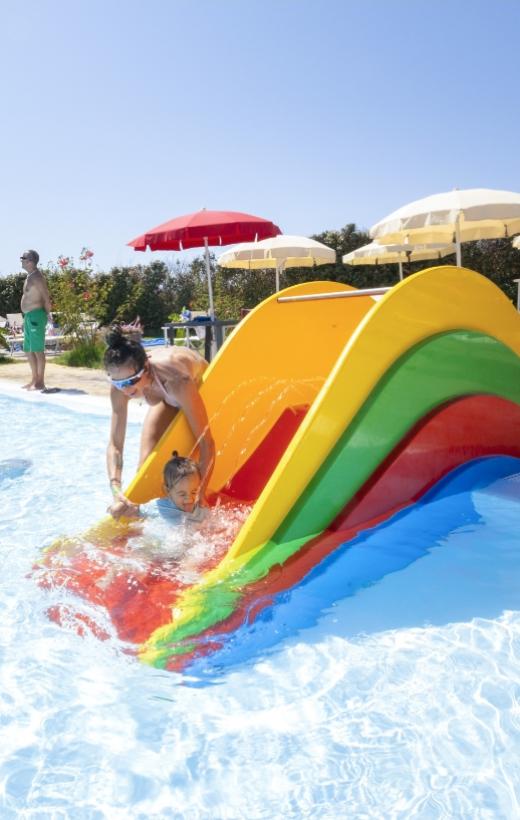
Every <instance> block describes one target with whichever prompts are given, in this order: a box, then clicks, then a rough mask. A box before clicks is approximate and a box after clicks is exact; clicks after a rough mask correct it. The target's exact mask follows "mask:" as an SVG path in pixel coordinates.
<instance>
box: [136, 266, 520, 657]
mask: <svg viewBox="0 0 520 820" xmlns="http://www.w3.org/2000/svg"><path fill="white" fill-rule="evenodd" d="M331 290H335V291H338V290H342V288H338V286H337V285H336V284H332V283H310V284H308V285H302V286H298V287H297V288H294V289H290V290H289V291H285V292H283V293H282V294H278V297H277V296H274V297H272V298H271V299H269V300H267V302H265V303H263V304H262V305H260V306H259V307H258V308H257V309H256V310H255V311H253V312H252V313H251V314H250V315H249V317H248V318H247V319H246V320H245V321H244V322H243V324H241V325H240V326H239V328H238V329H237V330H236V331H235V332H234V333H233V335H232V337H231V338H230V339H229V340H228V342H227V343H226V345H225V346H224V348H223V349H222V351H221V352H220V354H219V356H218V357H217V358H216V360H215V361H214V363H213V364H212V366H211V368H210V369H209V370H208V372H207V376H206V379H205V382H204V385H203V388H202V392H203V396H204V399H205V402H206V405H207V407H208V409H209V414H210V423H211V428H212V431H213V435H214V437H215V440H216V444H217V452H218V455H217V465H218V468H217V469H216V470H215V473H214V476H213V479H212V484H211V489H212V490H213V491H214V492H215V493H220V494H227V495H231V496H233V497H235V498H243V499H248V500H253V501H255V502H256V503H255V505H254V508H253V511H252V513H251V515H250V517H249V519H248V521H247V522H246V524H245V525H244V527H243V528H242V530H241V532H240V533H239V535H238V537H237V539H236V540H235V542H234V544H233V545H232V546H231V548H230V549H229V551H228V553H227V555H226V556H225V558H224V559H223V560H222V561H221V562H220V563H219V564H218V566H216V567H215V568H213V569H212V570H210V571H208V572H207V573H206V574H205V575H204V576H203V577H202V579H201V580H200V581H199V582H198V583H197V584H195V585H194V586H193V587H190V588H189V589H186V590H184V591H183V592H182V593H181V594H180V595H176V596H175V598H173V597H172V600H171V618H170V621H169V622H168V623H163V624H162V625H160V626H158V627H157V628H156V629H154V631H153V632H152V633H151V635H150V636H149V637H148V639H147V640H146V641H144V642H143V644H142V646H141V650H140V655H141V657H142V659H143V660H144V661H146V662H148V663H151V664H154V665H157V666H160V667H165V668H171V669H173V668H181V667H182V666H183V665H185V663H186V662H187V661H189V659H190V657H193V656H194V654H197V653H201V652H206V651H209V649H210V648H211V646H212V645H213V643H214V642H215V641H216V644H218V638H217V636H218V634H219V633H221V632H225V631H226V630H228V629H232V628H234V626H236V625H237V623H238V622H239V620H240V618H241V617H243V615H244V612H246V611H247V612H249V614H250V616H251V613H253V612H254V611H255V607H256V611H258V609H259V608H261V607H262V606H264V605H265V603H266V601H269V596H270V595H273V594H275V593H276V591H277V590H280V589H283V588H287V586H290V585H291V584H293V583H297V582H298V581H299V580H300V579H301V578H303V577H304V576H305V573H306V572H308V570H309V569H310V568H312V567H313V566H315V565H316V563H317V562H318V561H319V560H321V559H322V558H323V556H324V555H326V554H327V553H328V552H330V551H331V550H332V549H334V548H335V546H337V545H338V543H342V542H344V541H345V540H346V539H348V538H349V537H353V536H354V535H355V534H356V533H358V532H359V531H360V530H362V529H363V528H366V527H369V526H373V525H374V524H377V523H378V522H380V521H382V520H384V519H385V518H387V517H388V516H390V515H392V513H394V512H396V511H397V510H399V509H401V508H402V507H403V506H405V505H407V504H410V503H413V502H414V501H415V500H417V499H418V498H420V497H421V496H422V495H424V493H425V492H426V491H427V490H428V489H429V488H431V487H432V486H434V485H435V483H436V482H438V481H439V480H441V479H442V477H443V476H445V475H447V474H448V473H449V472H450V470H453V469H454V468H456V467H458V466H460V465H461V464H464V463H466V462H468V461H470V460H472V459H476V458H482V457H485V456H488V455H497V454H499V455H509V456H516V457H520V318H519V316H518V314H517V312H516V311H515V309H514V308H513V306H512V305H511V304H510V303H509V301H508V300H507V298H506V297H505V296H504V295H503V294H502V292H501V291H500V290H499V289H498V288H496V287H495V286H494V285H493V284H492V283H491V282H490V281H489V280H487V279H485V278H484V277H482V276H480V275H478V274H476V273H473V272H472V271H469V270H466V269H464V268H454V267H451V266H445V267H437V268H432V269H429V270H426V271H421V272H420V273H418V274H416V275H414V276H412V277H409V278H408V279H406V280H404V281H403V282H402V283H400V284H399V285H397V286H396V287H395V288H392V289H391V290H390V291H388V292H387V293H386V294H385V295H384V296H383V297H382V298H381V299H380V300H378V301H377V302H375V301H373V300H372V299H370V298H369V297H366V296H356V297H352V296H346V297H345V296H344V297H343V298H323V299H312V300H309V301H299V300H296V301H283V299H284V297H285V298H287V296H292V297H294V296H298V297H301V296H311V295H315V296H316V295H319V294H321V295H323V294H324V293H326V292H328V291H331ZM345 290H347V289H345ZM279 297H281V299H280V298H279ZM192 448H193V441H192V440H191V438H190V435H189V431H188V430H187V426H186V424H185V422H184V420H183V419H182V417H179V418H178V419H177V420H176V421H175V422H174V424H173V425H172V428H171V429H170V430H169V431H168V432H167V433H166V434H165V436H164V437H163V440H162V441H161V442H160V443H159V446H158V448H157V451H156V452H155V453H153V454H152V455H151V457H150V458H149V459H148V461H147V462H146V463H145V465H143V468H142V470H141V471H140V473H139V474H138V475H137V476H136V479H135V480H134V482H133V483H132V485H131V486H130V488H129V490H128V492H129V494H130V496H131V497H132V498H133V499H134V500H136V501H143V500H146V499H148V498H150V497H153V496H155V495H158V494H159V492H160V473H161V470H162V465H163V464H164V462H165V461H166V460H167V458H168V456H169V454H170V452H171V450H172V449H177V450H179V451H180V452H190V451H191V450H192ZM212 642H213V643H212Z"/></svg>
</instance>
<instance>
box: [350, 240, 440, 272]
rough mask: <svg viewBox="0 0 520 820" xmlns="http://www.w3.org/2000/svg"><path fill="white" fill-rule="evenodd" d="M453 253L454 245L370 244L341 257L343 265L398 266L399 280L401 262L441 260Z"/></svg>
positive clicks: (401, 269) (401, 270) (401, 267)
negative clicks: (396, 264)
mask: <svg viewBox="0 0 520 820" xmlns="http://www.w3.org/2000/svg"><path fill="white" fill-rule="evenodd" d="M450 253H455V245H453V244H450V245H440V244H434V245H380V244H379V242H371V243H370V245H363V247H362V248H356V250H355V251H351V252H350V253H346V254H345V255H344V256H343V257H342V261H343V264H345V265H383V264H395V263H396V262H397V263H398V265H399V279H402V278H403V262H420V261H422V260H423V259H441V258H442V257H443V256H448V255H449V254H450Z"/></svg>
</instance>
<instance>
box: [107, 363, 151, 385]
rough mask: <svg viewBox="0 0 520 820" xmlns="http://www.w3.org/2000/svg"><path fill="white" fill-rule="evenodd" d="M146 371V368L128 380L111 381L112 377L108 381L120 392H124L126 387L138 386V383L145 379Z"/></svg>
mask: <svg viewBox="0 0 520 820" xmlns="http://www.w3.org/2000/svg"><path fill="white" fill-rule="evenodd" d="M145 370H146V367H143V369H142V370H140V371H139V373H134V375H133V376H129V377H128V378H126V379H111V378H110V376H108V381H109V382H110V384H112V385H113V386H114V387H116V388H117V389H118V390H124V389H125V387H133V386H134V384H137V382H140V381H141V379H142V378H143V375H144V373H145Z"/></svg>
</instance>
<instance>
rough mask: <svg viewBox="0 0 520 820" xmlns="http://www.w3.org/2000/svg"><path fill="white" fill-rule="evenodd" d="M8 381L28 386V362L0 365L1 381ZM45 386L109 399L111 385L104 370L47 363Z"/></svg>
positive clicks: (29, 377)
mask: <svg viewBox="0 0 520 820" xmlns="http://www.w3.org/2000/svg"><path fill="white" fill-rule="evenodd" d="M4 379H7V380H8V381H10V382H12V383H13V385H14V384H19V385H20V386H21V385H23V384H27V382H28V381H30V379H31V369H30V367H29V364H28V362H26V361H23V362H18V361H17V362H15V363H9V364H2V365H0V380H2V381H3V380H4ZM45 384H46V385H47V387H59V388H61V389H62V390H78V391H81V392H82V393H88V394H89V395H91V396H106V397H107V398H108V395H109V391H110V385H109V384H108V381H107V377H106V375H105V371H104V370H94V369H92V368H90V367H66V366H65V365H61V364H53V362H52V360H51V361H47V365H46V367H45Z"/></svg>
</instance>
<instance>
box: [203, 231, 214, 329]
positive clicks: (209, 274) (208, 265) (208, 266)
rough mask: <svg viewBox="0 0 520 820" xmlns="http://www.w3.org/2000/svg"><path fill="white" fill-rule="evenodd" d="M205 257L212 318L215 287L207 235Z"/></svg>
mask: <svg viewBox="0 0 520 820" xmlns="http://www.w3.org/2000/svg"><path fill="white" fill-rule="evenodd" d="M204 258H205V260H206V276H207V278H208V296H209V315H210V317H211V318H212V319H214V318H215V307H214V305H213V288H212V286H211V265H210V261H209V246H208V237H207V236H205V237H204Z"/></svg>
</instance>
